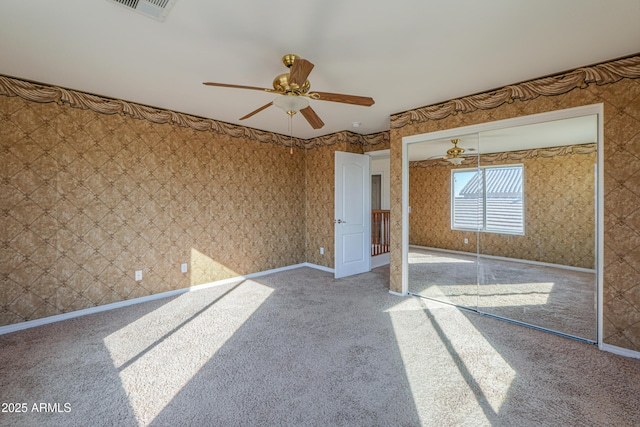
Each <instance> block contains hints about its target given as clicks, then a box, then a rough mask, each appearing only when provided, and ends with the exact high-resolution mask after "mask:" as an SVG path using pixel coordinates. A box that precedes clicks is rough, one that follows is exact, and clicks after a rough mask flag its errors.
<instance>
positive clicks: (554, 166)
mask: <svg viewBox="0 0 640 427" xmlns="http://www.w3.org/2000/svg"><path fill="white" fill-rule="evenodd" d="M597 128H598V117H597V115H587V116H580V117H572V118H567V119H561V120H552V121H546V122H544V123H536V124H529V125H523V126H510V127H504V128H501V129H495V130H488V131H481V132H478V133H475V134H459V135H455V136H454V137H451V138H447V139H440V140H427V141H424V142H419V143H414V144H411V145H409V146H408V155H409V180H408V181H409V191H408V193H409V209H410V210H409V252H408V277H409V278H408V291H409V292H410V293H412V294H415V295H419V296H422V297H427V298H431V299H435V300H438V301H442V302H446V303H450V304H455V305H458V306H462V307H466V308H469V309H472V310H475V311H478V312H481V313H485V314H489V315H492V316H496V317H500V318H505V319H509V320H513V321H516V322H519V323H523V324H526V325H530V326H534V327H538V328H543V329H547V330H550V331H553V332H557V333H560V334H563V335H567V336H570V337H574V338H578V339H581V340H585V341H590V342H595V341H596V340H597V318H596V317H597V298H596V297H597V278H596V262H597V257H596V252H597V251H596V248H597V245H596V223H597V221H596V211H597V210H596V194H597V188H596V187H597V177H596V170H597V168H596V167H597V166H596V165H597V138H598V130H597ZM459 149H461V150H464V151H461V150H459Z"/></svg>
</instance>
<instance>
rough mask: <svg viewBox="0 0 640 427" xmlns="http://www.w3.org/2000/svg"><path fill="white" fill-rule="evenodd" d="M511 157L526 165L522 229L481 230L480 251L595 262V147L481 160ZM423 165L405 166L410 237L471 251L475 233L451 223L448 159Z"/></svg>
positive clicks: (566, 262)
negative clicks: (579, 151) (503, 231)
mask: <svg viewBox="0 0 640 427" xmlns="http://www.w3.org/2000/svg"><path fill="white" fill-rule="evenodd" d="M531 151H534V150H531ZM472 159H476V161H477V157H474V158H472ZM481 159H482V157H481ZM514 163H519V164H522V165H523V166H524V209H525V212H524V218H525V235H524V236H518V235H508V234H498V233H480V242H479V243H480V253H482V254H485V255H495V256H502V257H509V258H518V259H526V260H532V261H540V262H548V263H553V264H561V265H569V266H573V267H582V268H589V269H593V268H595V176H594V165H595V164H596V153H595V151H592V152H591V153H589V154H566V155H557V156H553V157H542V156H536V157H534V156H531V157H530V158H525V159H522V160H518V161H506V162H504V161H498V162H482V161H481V164H482V165H500V164H514ZM416 166H417V165H416ZM422 166H423V167H411V168H409V204H410V205H411V214H410V215H409V243H410V244H414V245H420V246H427V247H434V248H441V249H450V250H456V251H465V252H474V253H475V252H476V249H477V248H476V242H477V238H476V235H475V233H473V232H469V231H460V230H452V229H451V169H452V166H451V164H450V163H448V162H431V164H430V165H429V164H424V165H422ZM424 166H427V167H424ZM465 238H467V239H468V242H469V243H468V244H465V243H464V239H465Z"/></svg>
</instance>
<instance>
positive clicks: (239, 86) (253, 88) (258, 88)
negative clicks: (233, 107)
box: [202, 82, 273, 92]
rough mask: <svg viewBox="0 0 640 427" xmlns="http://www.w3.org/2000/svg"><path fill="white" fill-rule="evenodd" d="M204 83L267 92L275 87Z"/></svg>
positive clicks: (205, 83)
mask: <svg viewBox="0 0 640 427" xmlns="http://www.w3.org/2000/svg"><path fill="white" fill-rule="evenodd" d="M202 84H203V85H206V86H219V87H230V88H234V89H251V90H261V91H265V92H272V91H273V89H267V88H264V87H255V86H242V85H230V84H227V83H213V82H204V83H202Z"/></svg>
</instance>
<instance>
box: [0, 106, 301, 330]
mask: <svg viewBox="0 0 640 427" xmlns="http://www.w3.org/2000/svg"><path fill="white" fill-rule="evenodd" d="M0 122H1V123H0V165H1V167H0V184H1V185H2V188H1V189H0V194H1V196H2V199H1V200H0V209H1V210H0V212H1V214H2V225H3V226H2V228H1V231H0V245H1V250H0V253H1V255H2V260H1V264H0V277H1V286H0V292H1V294H0V304H1V306H0V325H7V324H11V323H16V322H21V321H25V320H32V319H37V318H41V317H45V316H49V315H54V314H59V313H65V312H69V311H73V310H78V309H84V308H89V307H93V306H97V305H102V304H107V303H111V302H116V301H122V300H127V299H131V298H135V297H140V296H145V295H151V294H155V293H159V292H163V291H168V290H172V289H180V288H184V287H188V286H192V285H197V284H201V283H206V282H210V281H214V280H219V279H224V278H228V277H232V276H237V275H239V274H247V273H252V272H258V271H264V270H267V269H271V268H276V267H283V266H286V265H291V264H296V263H300V262H304V261H305V240H304V230H305V211H304V207H305V191H304V178H305V176H304V155H305V152H304V150H296V151H295V152H294V154H293V155H290V154H289V150H288V149H287V148H286V147H282V146H279V145H275V144H264V143H260V142H257V141H254V140H247V139H242V138H232V137H230V136H228V135H219V134H216V133H212V132H201V131H196V130H193V129H187V128H183V127H179V126H177V125H172V124H155V123H152V122H150V121H147V120H138V119H133V118H131V117H127V116H123V115H117V114H114V115H106V114H99V113H95V112H93V111H89V110H80V109H76V108H71V107H69V106H67V105H56V104H55V103H48V104H39V103H34V102H29V101H25V100H23V99H21V98H19V97H4V96H0ZM181 263H187V264H188V270H189V271H188V272H187V273H181V272H180V264H181ZM136 270H141V271H142V274H143V279H142V280H141V281H135V280H134V272H135V271H136Z"/></svg>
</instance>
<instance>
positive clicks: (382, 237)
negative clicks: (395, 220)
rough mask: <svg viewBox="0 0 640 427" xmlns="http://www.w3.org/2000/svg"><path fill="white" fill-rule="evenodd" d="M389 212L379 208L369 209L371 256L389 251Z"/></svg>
mask: <svg viewBox="0 0 640 427" xmlns="http://www.w3.org/2000/svg"><path fill="white" fill-rule="evenodd" d="M389 213H390V211H388V210H380V209H376V210H372V211H371V256H375V255H381V254H386V253H388V252H389V235H390V230H389Z"/></svg>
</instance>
